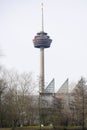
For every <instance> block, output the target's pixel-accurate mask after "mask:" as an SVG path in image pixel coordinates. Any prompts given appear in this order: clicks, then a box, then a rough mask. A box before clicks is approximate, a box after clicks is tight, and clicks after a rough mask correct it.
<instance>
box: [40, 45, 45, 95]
mask: <svg viewBox="0 0 87 130" xmlns="http://www.w3.org/2000/svg"><path fill="white" fill-rule="evenodd" d="M39 89H40V92H41V93H44V47H41V48H40V84H39Z"/></svg>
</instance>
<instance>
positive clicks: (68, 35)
mask: <svg viewBox="0 0 87 130" xmlns="http://www.w3.org/2000/svg"><path fill="white" fill-rule="evenodd" d="M41 2H43V3H44V28H45V29H44V30H45V32H47V33H48V35H49V36H50V37H51V38H52V39H53V42H52V45H51V47H50V49H46V50H45V81H46V83H49V82H50V81H51V80H52V78H55V82H56V88H59V87H60V86H61V85H62V83H63V82H64V81H65V80H66V78H69V79H70V82H72V81H77V80H78V79H79V78H80V77H81V76H84V77H85V78H87V58H86V57H87V0H43V1H42V0H0V47H1V49H2V52H3V53H4V55H5V57H3V58H1V59H0V63H1V64H3V65H5V66H6V68H14V69H17V70H18V71H20V72H22V71H32V72H33V73H34V74H35V78H36V79H37V76H38V75H39V49H36V48H34V47H33V42H32V39H33V38H34V36H35V35H36V33H37V32H39V31H41Z"/></svg>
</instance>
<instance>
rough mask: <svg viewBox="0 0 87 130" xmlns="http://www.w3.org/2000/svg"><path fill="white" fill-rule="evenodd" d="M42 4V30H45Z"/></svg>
mask: <svg viewBox="0 0 87 130" xmlns="http://www.w3.org/2000/svg"><path fill="white" fill-rule="evenodd" d="M41 6H42V32H44V16H43V3H42V4H41Z"/></svg>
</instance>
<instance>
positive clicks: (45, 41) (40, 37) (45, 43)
mask: <svg viewBox="0 0 87 130" xmlns="http://www.w3.org/2000/svg"><path fill="white" fill-rule="evenodd" d="M51 42H52V40H51V39H50V37H49V36H48V35H47V33H46V32H44V23H43V3H42V31H41V32H39V33H37V35H36V36H35V37H34V39H33V43H34V47H35V48H40V83H39V85H40V86H39V87H40V88H39V89H40V92H41V93H44V82H45V81H44V49H45V48H49V47H50V45H51Z"/></svg>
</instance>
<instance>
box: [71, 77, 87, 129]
mask: <svg viewBox="0 0 87 130" xmlns="http://www.w3.org/2000/svg"><path fill="white" fill-rule="evenodd" d="M73 97H74V100H73V106H74V108H75V115H76V121H77V122H78V125H82V128H83V130H84V127H85V120H86V116H87V115H86V113H87V85H86V80H85V79H84V78H83V77H82V78H81V79H80V80H79V81H78V83H77V85H76V87H75V90H74V92H73Z"/></svg>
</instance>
